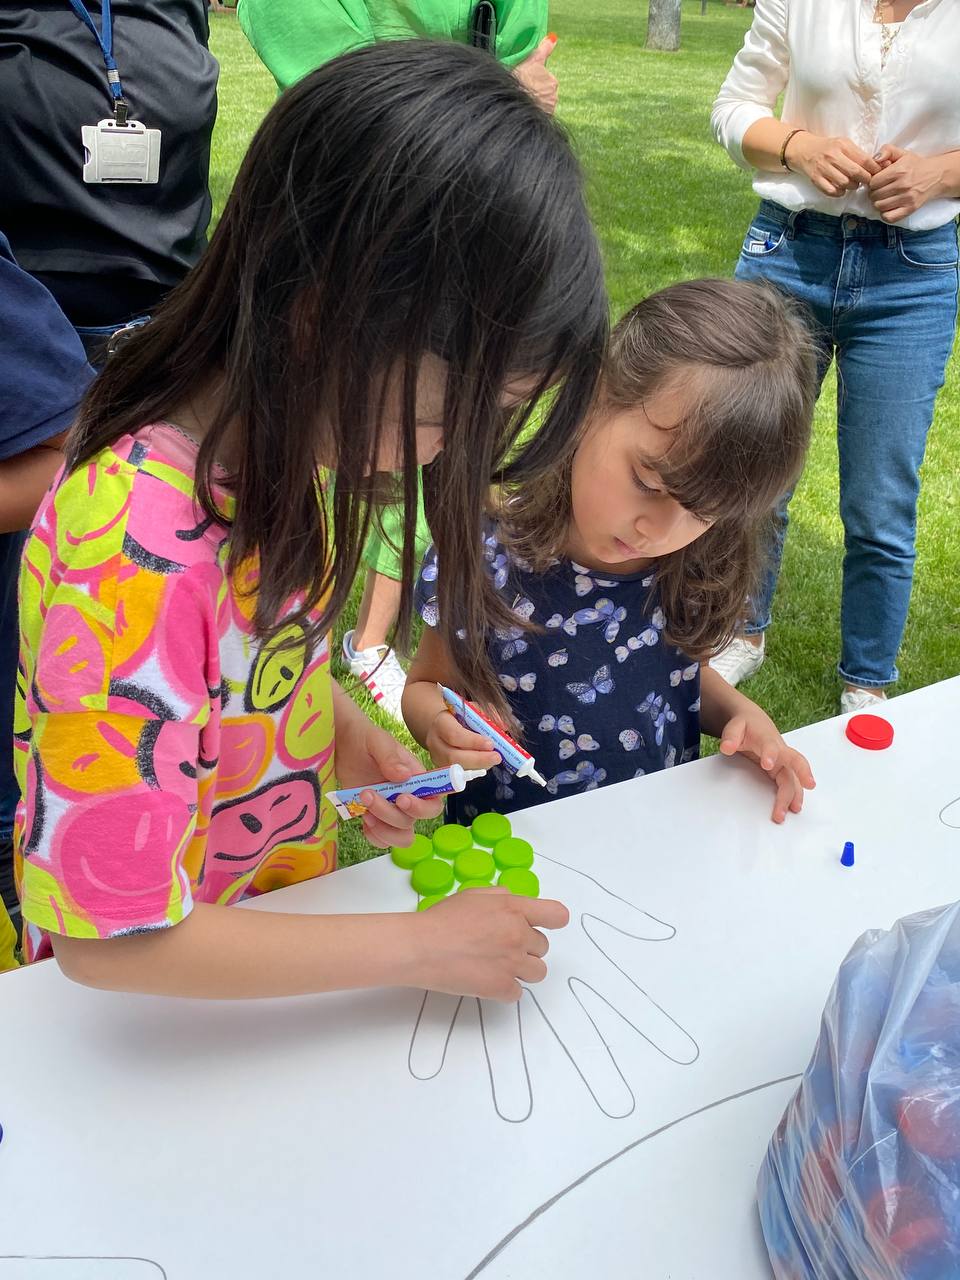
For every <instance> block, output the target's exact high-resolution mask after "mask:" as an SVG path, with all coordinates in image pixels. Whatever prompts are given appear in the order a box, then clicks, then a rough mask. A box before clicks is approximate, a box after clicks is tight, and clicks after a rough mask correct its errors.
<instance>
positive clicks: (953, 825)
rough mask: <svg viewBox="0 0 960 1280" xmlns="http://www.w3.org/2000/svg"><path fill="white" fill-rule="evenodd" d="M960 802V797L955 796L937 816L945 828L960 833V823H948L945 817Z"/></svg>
mask: <svg viewBox="0 0 960 1280" xmlns="http://www.w3.org/2000/svg"><path fill="white" fill-rule="evenodd" d="M958 800H960V796H954V798H953V799H952V800H948V801H947V803H946V804H945V805H944V806H943V808H942V809H941V810H940V812H939V813H938V814H937V817H938V818H939V819H940V821H941V822H942V823H943V825H944V826H945V827H949V828H950V830H951V831H960V822H947V820H946V818H945V817H944V816H943V815H944V814H945V813H946V812H947V810H948V809H952V808H953V806H954V805H955V804H956V803H957V801H958Z"/></svg>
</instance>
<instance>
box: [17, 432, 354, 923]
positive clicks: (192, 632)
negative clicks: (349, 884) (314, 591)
mask: <svg viewBox="0 0 960 1280" xmlns="http://www.w3.org/2000/svg"><path fill="white" fill-rule="evenodd" d="M195 457H196V450H195V446H194V445H193V444H192V443H190V442H188V441H187V440H186V439H185V438H184V437H183V436H181V435H180V434H179V433H178V432H177V431H176V430H175V429H173V428H171V427H169V426H167V425H164V424H161V425H158V426H153V427H147V428H145V429H143V430H142V431H139V432H137V433H136V434H135V435H134V436H126V437H124V438H123V439H122V440H121V441H120V442H119V443H118V444H117V445H116V446H115V447H114V448H112V449H106V450H104V451H103V452H102V453H101V454H100V455H99V456H98V458H97V459H96V460H94V461H93V462H91V463H89V464H87V465H86V466H84V467H82V468H80V469H79V470H78V471H76V472H74V473H73V474H72V475H70V476H68V477H66V478H65V479H64V480H63V481H62V482H61V483H60V485H59V487H58V488H56V489H55V491H54V492H53V493H51V494H50V495H49V496H48V498H47V500H46V501H45V503H44V505H43V506H42V507H41V509H40V512H39V514H38V517H37V520H36V522H35V524H34V528H33V532H32V536H31V539H30V541H29V542H28V544H27V548H26V551H25V554H24V567H23V571H22V573H21V588H20V609H21V619H22V622H21V625H22V630H23V644H22V648H21V679H20V687H19V689H18V700H17V707H16V723H15V730H16V732H17V747H18V755H19V763H20V766H21V768H20V769H19V773H20V781H21V786H23V785H24V782H25V780H26V760H27V755H28V753H30V752H31V750H32V749H34V745H35V744H34V743H33V742H32V738H33V735H34V733H35V732H36V726H37V724H38V723H39V724H41V726H42V727H41V729H40V732H41V734H42V735H43V737H42V741H41V742H40V744H39V749H38V750H37V751H36V753H35V754H36V758H37V759H38V760H39V762H40V766H39V768H38V769H37V770H35V775H36V776H35V778H34V779H33V781H32V784H31V785H32V786H33V787H34V788H35V791H34V793H33V794H32V795H30V796H29V806H28V808H29V813H30V815H31V818H30V822H31V824H32V826H31V829H30V830H24V831H21V833H20V834H21V844H22V852H23V855H24V856H25V857H27V858H29V857H30V856H31V850H33V849H37V848H39V847H42V848H43V850H44V856H45V857H46V858H48V859H50V860H51V861H49V862H48V866H49V867H50V871H51V877H52V878H51V884H54V885H56V886H58V887H57V889H56V890H55V892H66V886H69V883H70V877H71V875H76V874H78V873H77V870H76V868H70V867H67V866H61V865H59V864H58V862H57V860H58V859H65V858H66V857H68V856H69V857H70V858H72V859H75V858H77V857H79V856H80V853H79V852H78V850H79V851H82V850H83V848H84V846H85V841H84V839H83V838H82V837H83V833H82V832H80V833H78V831H77V824H78V823H81V824H82V823H83V822H84V821H86V822H87V824H88V826H89V832H88V835H89V838H90V841H95V839H96V832H97V830H98V825H99V827H100V829H103V828H104V826H106V827H107V828H108V829H109V828H114V827H115V828H117V829H124V830H125V829H127V828H129V832H130V840H131V858H133V857H134V855H135V852H136V842H137V839H138V838H140V837H139V836H138V830H137V820H138V817H137V815H138V795H139V794H141V793H144V790H145V789H146V790H149V791H152V792H156V791H161V792H167V793H169V795H170V796H171V797H176V798H177V802H178V803H179V801H180V798H181V796H182V794H183V793H184V786H183V779H184V778H186V779H188V780H189V783H190V785H189V786H188V788H187V791H194V787H193V783H194V781H195V797H196V804H195V805H194V806H193V807H194V809H195V813H194V814H193V821H192V824H191V829H190V830H189V835H188V844H187V845H186V847H185V850H184V852H183V855H182V867H183V870H184V873H185V875H186V876H187V877H188V878H189V882H190V883H189V895H190V897H192V899H193V900H194V901H202V902H216V903H230V902H236V901H238V900H239V899H241V898H244V897H246V896H249V895H250V894H256V893H261V892H265V891H267V890H270V889H274V888H277V887H279V886H281V885H284V884H289V883H294V882H296V881H299V880H303V879H307V878H309V877H312V876H315V875H319V874H321V873H323V872H326V871H330V870H332V869H334V867H335V864H336V818H335V815H334V813H333V810H332V808H331V807H330V806H328V805H325V804H322V803H321V799H322V795H323V793H324V792H325V791H327V790H329V789H330V788H331V787H334V786H335V785H336V783H335V781H334V773H333V770H334V733H333V705H332V687H331V680H330V660H329V649H328V645H327V641H326V640H324V641H323V642H322V643H321V644H320V645H319V646H317V647H316V648H315V650H314V651H313V653H312V654H311V653H309V652H308V651H307V650H306V649H305V646H304V644H303V643H302V635H303V632H302V628H298V627H291V628H289V629H288V630H287V632H285V633H282V634H281V636H280V637H279V638H278V640H277V641H275V642H273V643H268V644H262V643H261V642H260V641H259V640H258V639H257V637H256V636H255V634H254V631H253V627H252V622H251V619H252V616H253V610H254V605H255V599H256V597H255V594H253V592H254V591H255V587H256V567H255V565H249V566H247V567H246V569H244V570H243V571H241V572H240V573H238V574H237V575H236V576H233V577H231V576H228V574H227V572H226V567H225V565H226V557H227V553H228V550H229V543H228V536H227V533H226V531H225V529H224V528H223V527H221V526H219V525H216V524H212V523H211V522H210V521H209V520H207V519H206V518H205V517H202V515H201V514H199V513H198V512H197V509H196V508H195V505H194V500H193V467H194V463H195ZM293 603H294V602H291V605H290V607H291V608H292V606H293ZM288 611H289V610H288ZM286 639H292V640H293V641H294V643H293V645H292V647H286V646H285V644H284V641H285V640H286ZM84 713H94V714H84ZM98 713H99V714H98ZM196 729H199V750H198V751H197V752H196V758H187V756H186V755H185V753H184V751H183V749H182V747H181V745H180V743H181V740H187V739H188V738H191V737H192V740H194V741H195V740H196V735H195V733H194V731H195V730H196ZM51 735H53V741H52V742H51V740H50V738H51ZM111 809H113V810H114V812H110V810H111ZM26 813H27V807H25V806H24V805H23V804H21V806H20V811H19V813H18V823H19V824H20V825H21V827H22V826H23V823H24V822H25V821H26ZM161 816H162V815H161ZM153 820H154V818H153V817H152V818H151V821H153ZM38 824H41V825H42V826H44V827H47V828H49V829H47V830H43V831H38V829H37V827H38ZM65 824H68V825H69V826H70V839H69V840H68V839H66V838H65V837H64V838H62V839H61V838H60V833H58V831H57V827H58V826H60V827H64V825H65ZM144 838H146V837H144ZM118 874H119V875H123V876H125V875H126V874H127V870H126V869H123V870H122V871H121V872H119V873H118ZM130 874H131V881H133V874H132V873H130ZM102 890H103V886H101V887H100V891H102ZM110 890H111V886H109V885H108V886H106V891H107V892H109V891H110ZM113 891H114V892H115V893H116V894H122V893H123V892H125V891H126V890H125V889H124V887H123V886H122V885H120V884H117V885H115V886H113Z"/></svg>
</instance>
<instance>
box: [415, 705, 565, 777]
mask: <svg viewBox="0 0 960 1280" xmlns="http://www.w3.org/2000/svg"><path fill="white" fill-rule="evenodd" d="M438 688H439V690H440V692H441V693H442V694H443V700H444V702H445V703H446V704H447V710H448V711H450V712H451V713H452V714H453V715H454V716H455V717H456V719H457V720H458V721H459V722H460V724H462V725H463V727H464V728H465V729H470V730H471V731H472V732H473V733H479V734H480V735H481V736H482V737H484V738H489V739H490V740H491V742H492V743H493V749H494V751H497V752H499V753H500V759H501V760H502V761H503V763H504V765H505V766H506V767H507V768H508V769H509V770H510V772H511V773H515V774H516V775H517V777H518V778H529V779H530V781H531V782H536V783H538V784H539V785H540V786H541V787H545V786H546V785H547V780H546V778H545V777H543V775H542V774H540V773H537V771H536V769H535V768H534V765H535V764H536V761H535V760H534V758H533V756H532V755H531V754H530V752H529V751H524V749H523V747H521V746H520V745H519V743H516V742H514V740H513V739H512V738H508V737H507V735H506V734H505V733H504V731H503V730H502V729H498V728H497V726H496V725H495V724H494V723H493V722H492V721H491V720H488V719H487V717H486V716H485V715H483V713H482V712H480V711H478V710H477V708H476V707H475V706H474V705H473V703H472V702H467V700H466V698H462V697H461V696H460V694H459V693H454V692H453V690H452V689H448V688H447V687H446V686H445V685H442V684H441V685H439V686H438Z"/></svg>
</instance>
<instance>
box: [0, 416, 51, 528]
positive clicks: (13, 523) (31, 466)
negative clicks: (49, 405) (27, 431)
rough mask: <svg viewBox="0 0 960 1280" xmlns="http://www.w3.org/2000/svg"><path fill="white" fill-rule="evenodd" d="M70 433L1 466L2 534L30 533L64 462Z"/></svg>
mask: <svg viewBox="0 0 960 1280" xmlns="http://www.w3.org/2000/svg"><path fill="white" fill-rule="evenodd" d="M66 438H67V433H66V432H65V431H61V432H60V433H59V435H55V436H53V437H51V439H49V440H44V441H42V442H41V443H40V444H37V445H34V446H33V448H32V449H28V450H27V451H26V452H25V453H21V454H18V455H17V456H16V457H13V458H5V459H4V460H3V461H2V462H0V533H15V532H16V531H17V530H18V529H29V528H30V525H31V523H32V521H33V517H34V516H35V515H36V514H37V507H39V505H40V503H41V502H42V501H43V495H44V494H45V493H46V492H47V489H48V488H49V487H50V481H51V480H52V479H53V477H54V476H55V475H56V474H57V471H58V470H59V468H60V464H61V463H62V462H63V454H62V453H61V452H60V448H61V445H62V444H63V442H64V440H65V439H66Z"/></svg>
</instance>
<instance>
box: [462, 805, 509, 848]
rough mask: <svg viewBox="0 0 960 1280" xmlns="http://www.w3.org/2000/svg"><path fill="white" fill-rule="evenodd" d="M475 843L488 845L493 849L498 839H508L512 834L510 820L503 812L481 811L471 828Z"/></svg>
mask: <svg viewBox="0 0 960 1280" xmlns="http://www.w3.org/2000/svg"><path fill="white" fill-rule="evenodd" d="M470 831H471V832H472V834H473V839H474V843H475V844H482V845H486V847H487V848H488V849H492V848H493V846H494V845H495V844H496V843H497V841H498V840H506V838H507V836H509V835H510V832H511V827H510V823H509V821H508V820H507V819H506V818H505V817H504V816H503V814H502V813H481V814H480V815H479V816H478V817H476V818H474V820H473V825H472V826H471V828H470Z"/></svg>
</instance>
